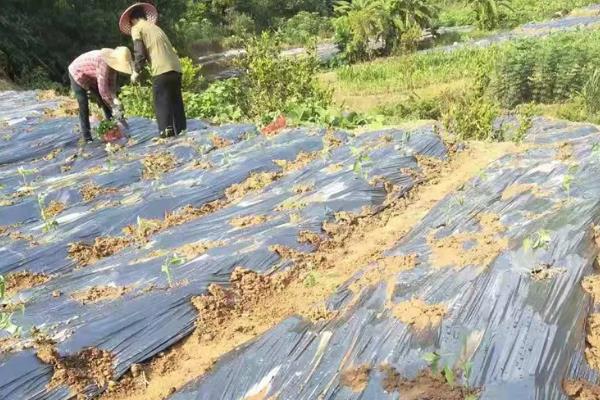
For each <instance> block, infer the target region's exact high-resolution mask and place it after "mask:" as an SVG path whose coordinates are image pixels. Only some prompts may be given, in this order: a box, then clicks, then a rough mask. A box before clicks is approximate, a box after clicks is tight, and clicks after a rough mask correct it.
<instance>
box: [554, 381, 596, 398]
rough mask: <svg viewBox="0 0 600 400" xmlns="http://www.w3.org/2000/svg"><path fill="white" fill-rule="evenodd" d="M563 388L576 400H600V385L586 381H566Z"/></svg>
mask: <svg viewBox="0 0 600 400" xmlns="http://www.w3.org/2000/svg"><path fill="white" fill-rule="evenodd" d="M563 389H564V390H565V393H566V394H567V396H569V397H570V398H572V399H575V400H600V386H597V385H594V384H591V383H589V382H584V381H566V382H564V384H563Z"/></svg>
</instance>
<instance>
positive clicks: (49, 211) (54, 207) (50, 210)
mask: <svg viewBox="0 0 600 400" xmlns="http://www.w3.org/2000/svg"><path fill="white" fill-rule="evenodd" d="M65 208H66V206H65V204H64V203H61V202H60V201H56V200H52V201H51V202H50V204H48V207H46V208H45V209H44V215H45V216H46V218H54V217H56V216H57V215H58V214H60V213H61V212H63V211H64V209H65Z"/></svg>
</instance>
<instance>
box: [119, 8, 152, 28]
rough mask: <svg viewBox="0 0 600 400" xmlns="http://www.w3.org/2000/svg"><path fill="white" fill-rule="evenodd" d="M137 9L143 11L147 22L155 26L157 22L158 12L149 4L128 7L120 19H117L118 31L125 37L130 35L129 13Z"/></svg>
mask: <svg viewBox="0 0 600 400" xmlns="http://www.w3.org/2000/svg"><path fill="white" fill-rule="evenodd" d="M138 7H142V8H143V9H144V13H145V14H146V19H147V20H148V22H151V23H153V24H156V22H157V21H158V10H157V9H156V7H154V6H153V5H152V4H150V3H135V4H134V5H132V6H130V7H129V8H128V9H127V10H125V11H123V14H121V18H119V29H120V30H121V32H123V33H124V34H126V35H131V12H132V11H133V10H135V9H136V8H138Z"/></svg>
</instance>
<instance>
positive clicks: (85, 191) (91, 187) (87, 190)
mask: <svg viewBox="0 0 600 400" xmlns="http://www.w3.org/2000/svg"><path fill="white" fill-rule="evenodd" d="M116 192H117V189H113V188H103V187H101V186H98V185H96V184H95V183H93V182H88V183H86V184H85V185H83V187H82V188H81V190H80V191H79V193H80V194H81V197H82V198H83V201H85V202H89V201H92V200H94V199H95V198H96V197H98V196H101V195H104V194H110V193H116Z"/></svg>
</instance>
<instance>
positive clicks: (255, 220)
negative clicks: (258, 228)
mask: <svg viewBox="0 0 600 400" xmlns="http://www.w3.org/2000/svg"><path fill="white" fill-rule="evenodd" d="M268 220H269V218H268V217H267V216H266V215H248V216H245V217H237V218H234V219H232V220H231V221H229V224H230V225H231V226H234V227H236V228H248V227H250V226H255V225H260V224H264V223H265V222H267V221H268Z"/></svg>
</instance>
